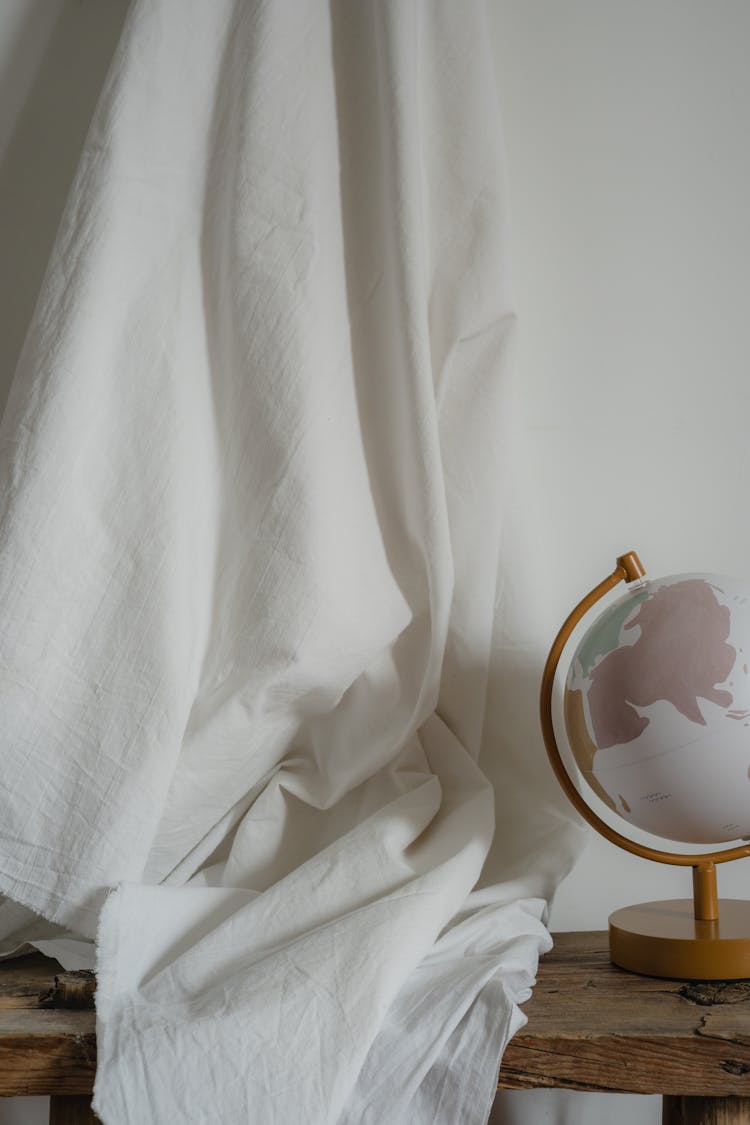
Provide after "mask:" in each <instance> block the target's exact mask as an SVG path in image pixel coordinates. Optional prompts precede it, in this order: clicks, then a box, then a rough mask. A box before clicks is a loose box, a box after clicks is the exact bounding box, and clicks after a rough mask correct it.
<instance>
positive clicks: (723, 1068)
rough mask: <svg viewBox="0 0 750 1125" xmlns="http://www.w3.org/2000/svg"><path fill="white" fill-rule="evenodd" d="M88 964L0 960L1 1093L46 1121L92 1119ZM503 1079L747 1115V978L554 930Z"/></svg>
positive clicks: (75, 1123) (671, 1122)
mask: <svg viewBox="0 0 750 1125" xmlns="http://www.w3.org/2000/svg"><path fill="white" fill-rule="evenodd" d="M93 988H94V981H93V977H92V976H91V975H90V974H78V973H63V971H62V969H61V968H60V966H59V965H58V964H57V962H56V961H51V960H50V959H48V958H46V957H42V956H41V955H40V954H33V955H32V956H30V957H24V958H21V959H18V960H14V961H5V962H0V1096H10V1095H26V1094H49V1095H51V1096H52V1098H51V1103H50V1105H51V1109H50V1121H51V1122H52V1125H90V1123H91V1122H93V1121H94V1120H95V1118H94V1117H93V1115H92V1113H91V1108H90V1097H91V1090H92V1088H93V1083H94V1072H95V1069H96V1034H95V1025H94V1012H93V1010H92V1004H93V1000H92V995H93ZM526 1012H527V1014H528V1017H529V1022H528V1024H527V1025H526V1027H524V1028H522V1029H521V1031H520V1032H519V1033H518V1035H516V1037H515V1038H514V1039H513V1040H512V1041H511V1042H510V1044H509V1045H508V1048H507V1050H506V1052H505V1058H504V1059H503V1066H502V1070H501V1072H500V1081H499V1085H500V1088H502V1089H511V1090H526V1089H534V1088H539V1087H556V1088H562V1089H567V1090H595V1091H597V1092H600V1093H601V1092H608V1093H638V1094H663V1095H664V1118H663V1120H664V1122H665V1123H667V1125H699V1123H700V1125H740V1123H747V1125H750V982H745V981H741V982H739V983H734V984H720V983H715V982H714V983H712V984H685V983H681V982H680V981H666V980H655V979H652V978H649V977H639V976H635V975H634V974H632V973H626V972H623V971H622V970H621V969H616V968H615V967H614V966H613V965H611V964H610V962H609V957H608V953H607V935H606V934H605V933H574V934H558V935H557V936H556V938H555V948H554V950H553V951H552V953H550V954H548V955H547V956H546V957H544V958H543V959H542V962H541V965H540V968H539V979H538V983H537V985H536V988H535V989H534V995H533V997H532V999H531V1000H530V1001H529V1003H528V1005H527V1006H526Z"/></svg>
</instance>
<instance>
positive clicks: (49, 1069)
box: [0, 954, 96, 1108]
mask: <svg viewBox="0 0 750 1125" xmlns="http://www.w3.org/2000/svg"><path fill="white" fill-rule="evenodd" d="M93 984H94V982H93V979H92V977H91V974H77V973H65V972H64V971H63V969H62V967H61V966H60V965H59V964H58V962H57V961H53V960H51V959H50V958H47V957H42V955H41V954H34V955H31V956H28V957H22V958H18V959H17V960H16V959H14V960H12V961H4V962H0V1097H9V1096H14V1095H15V1096H25V1095H30V1094H40V1095H45V1094H63V1095H87V1094H88V1095H90V1094H91V1090H92V1089H93V1084H94V1074H95V1072H96V1015H95V1013H94V1011H93V1010H92V1009H93ZM60 1004H65V1005H72V1007H67V1008H62V1007H58V1005H60ZM87 1009H88V1010H87ZM68 1108H72V1103H71V1104H70V1106H68Z"/></svg>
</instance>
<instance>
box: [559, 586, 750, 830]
mask: <svg viewBox="0 0 750 1125" xmlns="http://www.w3.org/2000/svg"><path fill="white" fill-rule="evenodd" d="M749 665H750V590H749V589H748V588H746V587H745V586H743V585H742V584H741V583H739V582H737V581H736V580H734V579H731V578H725V577H723V576H720V575H712V574H678V575H671V576H669V577H667V578H659V579H654V580H648V581H642V582H635V583H633V584H632V585H631V586H630V587H629V589H628V592H627V593H626V594H625V595H624V596H623V597H621V598H620V599H619V600H617V601H615V602H614V603H613V604H612V605H610V606H609V608H608V609H606V610H605V611H604V612H603V613H602V614H601V615H600V616H599V617H598V618H597V619H596V620H595V621H594V623H593V624H592V625H591V626H590V628H589V629H588V631H587V632H586V633H585V635H584V636H583V639H582V640H581V641H580V643H579V644H578V647H577V648H576V650H575V653H574V655H573V658H572V661H571V665H570V670H569V672H568V676H567V679H566V684H565V692H564V714H565V727H566V731H567V734H568V739H569V742H570V746H571V749H572V752H573V756H574V758H575V760H576V763H577V765H578V768H579V769H580V771H581V773H582V774H583V777H584V778H585V780H586V782H587V783H588V785H589V786H590V787H591V789H592V790H593V791H594V792H595V793H596V794H597V795H598V796H599V797H600V798H601V800H602V801H604V802H605V804H607V805H608V806H609V808H610V809H611V810H613V811H614V812H615V813H617V814H618V815H619V816H621V817H623V818H624V819H625V820H626V821H628V822H629V823H630V824H633V825H635V826H637V827H638V828H642V829H645V830H646V831H647V832H650V833H653V834H654V835H657V836H662V837H666V838H667V839H670V840H677V841H683V842H685V843H692V844H708V843H720V842H723V841H727V840H737V839H740V838H748V837H750V673H749V670H748V669H749Z"/></svg>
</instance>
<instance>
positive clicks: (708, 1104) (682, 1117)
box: [661, 1097, 750, 1125]
mask: <svg viewBox="0 0 750 1125" xmlns="http://www.w3.org/2000/svg"><path fill="white" fill-rule="evenodd" d="M661 1120H662V1125H749V1123H750V1098H733V1097H728V1098H678V1097H667V1098H665V1099H664V1103H663V1110H662V1118H661Z"/></svg>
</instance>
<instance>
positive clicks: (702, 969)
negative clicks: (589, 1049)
mask: <svg viewBox="0 0 750 1125" xmlns="http://www.w3.org/2000/svg"><path fill="white" fill-rule="evenodd" d="M645 573H646V572H645V570H644V568H643V566H642V564H641V561H640V559H639V558H638V555H637V554H636V553H635V551H630V552H628V554H626V555H622V556H621V558H619V559H618V560H617V567H616V568H615V570H613V571H612V573H611V574H610V575H609V576H608V577H607V578H605V579H604V581H603V582H600V583H599V585H598V586H595V587H594V589H593V590H592V591H591V593H590V594H587V595H586V597H585V598H583V599H582V600H581V601H580V602H579V603H578V605H577V606H576V607H575V609H574V610H573V612H572V613H571V614H570V615H569V616H568V617H567V618H566V620H565V622H564V623H563V626H562V628H561V629H560V631H559V633H558V634H557V636H556V637H555V640H554V643H553V645H552V648H551V649H550V653H549V656H548V657H547V663H546V664H545V667H544V675H543V676H542V687H541V698H540V718H541V725H542V734H543V736H544V744H545V746H546V748H547V754H548V756H549V760H550V763H551V764H552V769H553V770H554V771H555V776H556V777H557V780H558V781H559V782H560V785H561V786H562V788H563V790H564V791H565V793H566V794H567V796H568V798H569V800H570V801H571V803H572V804H573V805H574V806H575V808H576V809H577V810H578V812H579V813H580V814H581V816H582V817H583V818H584V820H586V821H588V823H589V824H590V825H591V826H592V828H595V829H596V831H597V832H598V833H599V834H600V835H602V836H604V837H605V838H606V839H607V840H609V841H610V842H611V843H613V844H616V845H617V846H618V847H619V848H623V849H624V850H625V851H628V852H632V853H633V855H638V856H641V857H642V858H643V859H651V860H654V861H655V862H656V863H671V864H674V865H676V866H678V867H692V869H693V898H692V899H676V900H672V901H664V902H645V903H641V904H640V905H638V906H627V907H624V908H623V909H621V910H615V912H614V913H613V914H611V915H610V918H609V952H610V957H611V959H612V961H614V963H615V964H616V965H620V966H621V967H622V968H623V969H630V970H631V971H632V972H635V973H643V974H645V975H646V976H654V977H667V978H671V979H677V980H740V979H742V978H745V977H750V902H746V901H745V900H740V899H722V900H721V902H720V901H719V898H718V894H717V889H716V864H717V863H726V861H727V860H730V859H741V858H743V857H744V856H750V844H741V845H739V846H737V847H734V848H725V849H724V850H723V851H715V852H706V853H703V854H701V855H689V854H687V855H686V854H684V853H680V852H668V851H661V850H660V849H658V848H649V847H646V846H645V845H643V844H637V843H636V842H635V841H634V840H629V839H628V838H627V836H623V835H621V834H620V833H619V832H617V831H616V830H615V829H614V828H611V827H610V826H609V825H608V824H607V823H606V822H605V821H604V820H602V819H601V817H599V816H597V814H596V813H595V812H594V811H593V809H591V808H590V807H589V806H588V804H587V803H586V801H584V799H583V797H582V796H581V794H580V793H579V792H578V790H577V789H576V787H575V786H574V785H573V782H572V781H571V779H570V777H569V775H568V772H567V770H566V768H565V766H564V764H563V760H562V758H561V756H560V751H559V749H558V746H557V740H556V738H555V729H554V725H553V722H552V692H553V688H554V681H555V673H556V671H557V666H558V664H559V662H560V657H561V655H562V652H563V649H564V648H565V645H566V644H567V642H568V640H569V639H570V635H571V633H572V632H573V630H574V629H575V627H576V625H577V624H578V622H579V621H580V620H581V618H582V617H583V616H584V615H585V614H586V613H587V612H588V611H589V610H590V609H591V607H592V606H594V605H595V604H596V603H597V602H598V601H599V600H600V599H601V598H602V597H604V595H605V594H606V593H608V592H609V591H610V590H611V589H613V588H614V587H615V586H617V585H618V584H619V583H620V582H623V581H624V582H635V581H638V580H639V579H641V578H643V577H644V575H645Z"/></svg>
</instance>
